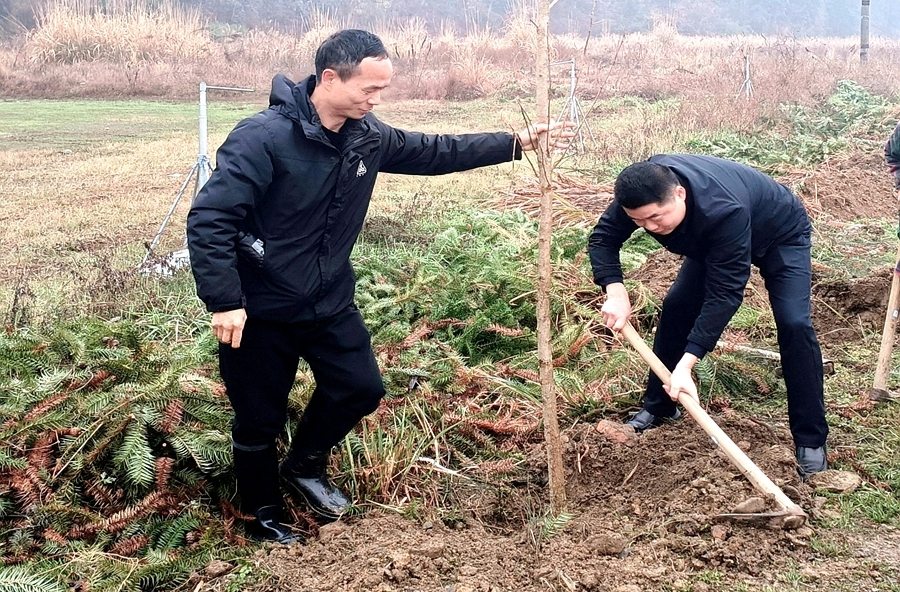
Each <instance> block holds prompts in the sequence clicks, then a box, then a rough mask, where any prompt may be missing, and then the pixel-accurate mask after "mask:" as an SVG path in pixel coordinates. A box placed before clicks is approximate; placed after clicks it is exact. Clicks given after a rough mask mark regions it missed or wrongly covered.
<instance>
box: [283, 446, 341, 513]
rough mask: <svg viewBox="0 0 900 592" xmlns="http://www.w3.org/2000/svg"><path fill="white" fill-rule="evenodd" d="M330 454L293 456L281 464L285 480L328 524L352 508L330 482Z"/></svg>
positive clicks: (316, 453) (294, 454) (296, 454)
mask: <svg viewBox="0 0 900 592" xmlns="http://www.w3.org/2000/svg"><path fill="white" fill-rule="evenodd" d="M327 466H328V453H327V452H314V453H308V454H302V453H292V454H291V455H290V457H289V458H288V459H287V460H286V461H284V462H283V463H282V464H281V469H280V473H281V477H282V479H284V480H285V482H286V483H287V484H288V485H289V486H290V489H291V490H292V491H295V492H297V493H299V494H300V495H301V496H302V497H303V499H304V500H306V504H307V505H308V506H309V509H310V510H312V511H313V512H315V513H316V514H318V515H319V516H321V517H323V518H326V519H328V520H337V519H338V518H340V517H341V515H342V514H344V512H346V511H347V509H348V508H349V507H350V500H349V499H347V496H346V495H345V494H344V492H342V491H341V490H340V489H338V488H337V487H335V486H334V485H333V484H332V483H331V481H330V480H329V479H328V474H327V470H326V469H327Z"/></svg>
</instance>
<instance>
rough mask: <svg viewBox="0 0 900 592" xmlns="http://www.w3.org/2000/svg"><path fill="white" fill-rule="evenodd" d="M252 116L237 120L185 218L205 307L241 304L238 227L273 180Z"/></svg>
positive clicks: (263, 138)
mask: <svg viewBox="0 0 900 592" xmlns="http://www.w3.org/2000/svg"><path fill="white" fill-rule="evenodd" d="M269 139H270V136H269V134H268V132H267V131H266V130H265V129H264V128H263V127H262V126H261V125H259V124H258V123H256V122H253V121H252V120H244V121H243V122H241V123H239V124H238V125H237V126H236V127H235V128H234V130H233V131H232V132H231V133H230V134H229V135H228V138H227V139H226V140H225V142H224V143H223V144H222V146H221V147H220V148H219V150H218V151H217V152H216V170H215V171H214V172H213V174H212V175H211V176H210V179H209V181H207V182H206V184H205V185H204V186H203V188H202V189H201V190H200V192H199V193H198V194H197V197H196V198H195V199H194V203H193V205H192V206H191V210H190V212H189V213H188V219H187V239H188V250H189V252H190V256H191V270H192V271H193V274H194V279H195V280H196V282H197V295H198V296H199V297H200V299H201V300H202V301H203V302H204V304H206V308H207V310H209V311H210V312H222V311H226V310H235V309H238V308H243V307H244V306H245V304H246V303H245V301H244V296H243V292H242V290H241V280H240V277H239V276H238V271H237V252H236V250H235V244H236V237H237V233H238V228H239V225H240V223H241V221H242V220H244V219H245V218H246V216H247V213H248V211H249V210H250V207H251V206H252V204H253V203H254V202H255V201H256V200H257V199H259V197H260V196H261V195H263V194H264V193H265V191H266V188H267V187H268V185H269V183H271V181H272V175H273V167H272V160H271V150H272V144H271V142H270V141H269Z"/></svg>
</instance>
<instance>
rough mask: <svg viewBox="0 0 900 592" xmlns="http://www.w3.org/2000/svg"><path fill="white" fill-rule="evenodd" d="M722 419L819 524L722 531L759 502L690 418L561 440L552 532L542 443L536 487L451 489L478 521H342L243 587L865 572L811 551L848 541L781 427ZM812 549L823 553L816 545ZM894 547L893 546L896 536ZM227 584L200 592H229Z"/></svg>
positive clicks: (822, 576) (616, 590)
mask: <svg viewBox="0 0 900 592" xmlns="http://www.w3.org/2000/svg"><path fill="white" fill-rule="evenodd" d="M716 421H717V422H718V423H719V425H721V426H722V428H723V429H724V430H725V432H726V433H728V434H729V435H730V436H731V437H732V439H733V440H734V441H735V442H737V443H738V445H739V446H740V447H741V448H743V449H745V450H746V451H747V454H748V455H749V456H750V457H751V458H752V459H753V460H754V462H755V463H756V464H757V465H758V466H759V467H760V468H761V469H762V470H763V471H764V472H765V473H766V474H767V475H768V476H769V477H770V478H771V479H772V480H773V481H774V482H775V483H776V484H779V485H780V486H781V487H782V488H783V490H784V491H785V492H787V493H788V494H789V495H790V496H792V497H793V498H794V499H795V501H797V502H798V503H799V504H800V505H801V506H802V507H804V508H805V509H807V511H808V512H809V513H810V515H811V517H812V519H813V520H812V522H811V523H810V525H808V526H805V527H803V528H800V529H798V530H794V531H783V530H769V529H765V528H759V527H756V526H752V525H749V524H742V523H735V522H727V521H722V520H720V519H718V518H717V515H718V514H722V513H726V512H730V511H732V510H733V509H735V507H737V506H738V505H739V504H741V503H742V502H745V501H746V500H748V499H750V498H752V497H755V496H758V495H759V494H758V493H757V492H756V491H755V490H754V489H753V488H752V486H751V485H750V484H749V483H748V482H747V481H746V479H745V478H744V477H742V476H741V475H740V473H739V472H738V471H737V469H735V468H734V467H733V465H731V464H730V462H729V461H728V460H727V459H725V458H724V457H723V456H722V455H721V453H720V452H718V451H717V449H716V447H715V446H714V445H713V444H712V443H711V441H710V440H709V438H708V437H707V436H706V435H705V434H704V433H703V432H702V430H701V429H700V428H699V427H698V426H697V425H696V424H695V423H694V422H693V421H692V420H690V419H686V420H684V421H681V422H678V423H676V424H673V425H666V426H663V427H661V428H659V429H657V430H653V431H650V432H647V433H645V434H642V435H638V436H632V438H631V439H630V440H627V439H623V438H618V437H610V435H609V431H608V430H607V431H598V429H597V426H594V425H579V426H576V427H575V428H573V429H571V430H568V431H567V432H566V433H565V434H564V437H565V439H566V445H565V465H566V467H567V472H568V477H567V495H568V500H569V502H568V503H569V508H570V514H571V519H570V520H569V521H568V522H560V523H559V524H557V525H556V526H555V527H554V528H552V529H550V530H554V531H555V532H553V533H551V534H547V530H548V529H547V528H544V529H543V530H542V529H540V528H537V527H536V526H535V524H536V519H537V518H539V516H531V522H530V524H531V527H529V526H528V524H529V520H528V518H529V517H528V516H527V508H543V507H546V500H545V499H542V495H543V493H544V488H543V487H540V486H538V485H535V484H534V483H535V482H537V481H540V480H546V462H545V458H546V456H545V450H544V448H543V446H542V445H539V444H534V445H533V448H532V449H531V451H530V453H529V455H528V459H529V461H528V465H527V472H528V473H530V474H531V477H532V478H531V479H529V480H523V482H525V483H531V485H524V486H522V487H519V488H516V487H513V486H510V485H509V484H505V485H500V484H495V485H488V484H484V483H482V484H479V485H473V482H467V481H463V480H458V479H453V480H452V481H451V482H449V483H448V485H447V486H448V488H449V489H450V490H457V493H460V491H459V490H463V491H462V492H461V493H462V494H463V495H470V494H471V495H472V499H476V498H477V497H478V495H476V494H477V493H479V492H476V491H466V490H467V489H473V488H474V489H476V490H480V494H481V500H482V501H481V502H478V503H476V504H475V505H476V506H477V509H475V511H474V512H473V514H475V515H476V516H475V518H473V519H467V520H465V521H457V522H455V523H453V524H452V525H447V524H444V523H442V522H440V521H438V520H434V521H415V520H409V519H404V518H401V517H399V516H396V515H378V514H370V515H368V516H367V517H365V518H363V519H348V520H341V521H339V522H337V523H333V524H330V525H326V526H324V527H322V528H321V530H320V532H319V537H318V538H317V539H315V540H312V541H310V542H308V543H307V544H305V545H293V546H291V547H277V548H274V549H272V550H270V551H268V552H264V551H261V552H259V554H258V556H257V557H256V558H255V562H256V563H257V564H258V565H260V566H262V567H264V568H266V569H267V570H269V571H270V572H271V573H273V574H275V575H274V576H273V580H271V581H269V582H267V583H266V584H265V585H261V586H258V587H254V588H248V589H252V590H278V591H280V592H300V591H310V590H339V591H342V592H357V591H358V592H362V591H367V592H368V591H381V592H394V591H396V592H399V591H409V592H412V591H422V592H424V591H434V592H438V591H440V592H451V591H452V592H476V591H480V592H500V591H535V592H537V591H546V590H558V591H609V592H640V591H649V590H662V589H667V590H693V591H704V590H715V589H733V587H734V586H736V585H741V586H744V588H742V589H754V588H757V587H759V588H762V587H764V586H776V587H777V586H778V585H779V583H784V582H786V580H785V578H786V574H788V573H791V574H794V575H798V574H799V576H801V577H803V578H806V579H807V580H810V581H815V582H816V585H818V586H819V587H820V588H821V589H823V590H828V589H834V588H833V586H832V585H834V586H836V585H837V584H838V583H839V582H846V581H847V579H846V576H847V575H848V573H849V572H851V571H853V572H858V571H859V570H860V566H861V565H863V564H864V563H865V560H864V559H858V560H857V559H855V558H852V557H851V558H847V559H837V558H834V557H831V558H829V559H828V561H827V562H826V561H824V560H825V557H823V556H822V555H821V553H820V552H819V551H817V550H816V549H817V548H823V547H827V546H828V545H829V544H832V543H834V541H837V540H840V538H841V537H843V536H845V535H844V534H842V533H835V532H831V531H824V530H823V531H820V530H819V529H818V528H817V525H816V519H817V517H819V516H821V515H822V513H823V512H824V513H827V512H829V508H828V503H825V498H822V497H816V495H815V492H814V491H813V490H812V489H811V488H810V486H808V485H807V484H805V483H803V482H801V481H800V480H799V479H798V478H797V473H796V470H795V467H794V461H793V453H792V448H791V445H790V436H789V434H788V432H787V430H786V428H785V427H784V426H780V425H767V424H765V423H762V422H756V421H752V420H749V419H739V418H737V417H735V416H733V415H724V416H719V417H717V418H716ZM603 423H604V422H601V424H598V425H602V424H603ZM451 479H452V478H451ZM488 499H490V500H492V501H491V503H490V504H484V500H488ZM537 511H538V512H539V511H540V510H537ZM477 514H480V515H477ZM542 532H543V533H544V534H543V535H542V534H541V533H542ZM814 538H815V539H816V540H817V541H819V543H821V544H820V545H813V544H812V543H811V541H812V540H813V539H814ZM885 540H887V541H888V544H890V540H893V541H894V543H893V544H894V547H893V548H894V549H896V548H897V545H896V542H897V541H896V537H895V538H894V539H889V538H888V539H885ZM828 541H832V543H829V542H828ZM894 557H895V558H894V559H893V560H892V561H893V564H894V565H896V563H897V559H896V557H897V556H896V555H895V556H894ZM863 571H865V570H863ZM710 574H712V575H710ZM866 577H867V578H871V580H872V582H879V581H883V580H886V579H887V578H890V577H893V575H892V574H891V573H885V574H882V573H880V572H878V571H877V570H874V571H871V573H870V575H868V576H866ZM228 578H229V576H225V577H223V578H221V579H219V580H218V581H215V582H207V583H205V586H206V587H204V588H203V589H204V590H217V589H224V586H225V585H226V584H227V581H228ZM854 581H859V580H858V577H857V579H856V580H854ZM723 586H724V587H723ZM777 589H780V588H777Z"/></svg>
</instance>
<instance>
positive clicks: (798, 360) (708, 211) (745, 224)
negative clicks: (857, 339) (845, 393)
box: [589, 154, 828, 477]
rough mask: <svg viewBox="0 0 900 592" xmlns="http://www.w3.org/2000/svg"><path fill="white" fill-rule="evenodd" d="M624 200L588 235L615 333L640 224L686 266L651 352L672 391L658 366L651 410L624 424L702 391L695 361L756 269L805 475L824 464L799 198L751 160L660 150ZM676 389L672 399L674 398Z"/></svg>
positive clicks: (806, 234) (630, 182) (626, 310)
mask: <svg viewBox="0 0 900 592" xmlns="http://www.w3.org/2000/svg"><path fill="white" fill-rule="evenodd" d="M614 195H615V199H614V201H613V203H612V204H611V205H610V206H609V208H608V209H607V210H606V212H604V214H603V215H602V216H601V217H600V220H599V222H598V223H597V225H596V226H595V227H594V230H593V233H592V234H591V237H590V239H589V251H590V257H591V265H592V267H593V272H594V281H595V282H596V283H597V284H598V285H599V286H601V287H603V288H604V290H605V291H606V301H605V303H604V304H603V307H602V309H601V314H602V315H603V320H604V322H605V323H606V324H607V326H608V327H610V328H611V329H613V330H616V331H618V330H620V329H621V328H622V327H624V326H625V323H626V322H627V321H628V318H629V317H630V315H631V312H632V311H631V301H630V300H629V298H628V293H627V291H626V290H625V286H624V284H623V276H622V267H621V264H620V260H619V250H620V248H621V247H622V244H623V243H624V242H625V241H626V240H627V239H628V237H629V236H631V234H632V233H633V232H634V231H635V230H636V229H637V228H638V227H641V228H643V229H644V230H645V231H647V232H648V233H649V234H650V236H652V237H653V238H655V239H656V240H657V241H659V243H660V244H662V245H663V246H664V247H665V248H666V249H668V250H669V251H671V252H673V253H677V254H680V255H684V256H685V259H684V263H683V264H682V266H681V270H680V271H679V272H678V276H677V277H676V279H675V282H674V283H673V284H672V287H671V288H670V289H669V292H668V293H667V294H666V297H665V300H664V301H663V307H662V311H661V312H660V315H659V324H658V326H657V330H656V338H655V340H654V343H653V351H654V352H655V353H656V355H657V356H659V358H660V359H661V360H662V362H663V363H664V364H665V365H666V367H668V368H669V369H671V370H672V380H671V384H670V386H669V387H668V388H667V387H665V386H663V384H662V383H661V381H660V380H659V378H657V377H656V376H655V375H653V374H652V373H651V375H650V378H649V380H648V383H647V388H646V391H645V393H644V403H643V409H642V410H641V411H640V412H639V413H638V414H637V415H635V416H634V417H633V418H632V419H630V420H629V421H628V422H627V423H628V424H629V425H631V426H633V427H634V428H635V429H636V430H638V431H643V430H646V429H649V428H653V427H656V426H659V425H661V424H662V423H663V422H664V421H666V420H667V419H677V418H678V417H680V412H679V411H678V410H677V408H676V407H675V401H676V400H677V399H678V397H679V396H690V397H694V398H697V387H696V385H695V384H694V381H693V379H692V377H691V371H692V369H693V367H694V364H696V363H697V361H698V360H699V359H700V358H702V357H703V356H704V355H705V354H706V353H707V352H709V351H712V349H713V348H714V347H715V345H716V341H717V340H718V339H719V336H720V335H721V333H722V331H723V330H724V329H725V326H726V325H727V324H728V322H729V321H730V320H731V317H732V316H733V315H734V313H735V312H737V309H738V307H739V306H740V304H741V301H742V300H743V296H744V288H745V286H746V284H747V281H748V280H749V278H750V265H751V264H753V265H756V266H757V267H758V268H759V271H760V274H761V275H762V277H763V279H764V280H765V285H766V290H767V292H768V293H769V302H770V303H771V305H772V312H773V314H774V316H775V326H776V328H777V330H778V345H779V349H780V351H781V361H782V368H783V373H784V381H785V385H786V387H787V394H788V416H789V421H790V428H791V434H792V435H793V438H794V444H795V447H796V455H797V462H798V465H799V471H800V473H801V475H803V476H804V477H805V476H807V475H809V474H811V473H815V472H819V471H824V470H825V469H826V468H827V461H826V450H825V440H826V437H827V435H828V424H827V423H826V421H825V402H824V397H823V372H822V354H821V351H820V348H819V342H818V340H817V338H816V334H815V331H814V330H813V326H812V320H811V318H810V313H811V305H810V287H811V282H812V270H811V260H810V232H811V226H810V223H809V217H808V216H807V214H806V210H805V209H804V207H803V204H801V203H800V200H798V199H797V197H796V196H795V195H793V194H792V193H791V192H790V191H789V190H788V189H787V188H786V187H784V186H783V185H781V184H779V183H776V182H775V181H773V180H772V179H771V178H770V177H768V176H766V175H764V174H762V173H760V172H758V171H755V170H753V169H751V168H749V167H746V166H744V165H741V164H738V163H735V162H731V161H728V160H723V159H720V158H713V157H709V156H694V155H682V154H673V155H657V156H653V157H651V158H650V159H649V160H647V161H644V162H639V163H636V164H633V165H631V166H629V167H627V168H626V169H625V170H623V171H622V173H621V174H620V175H619V177H618V178H617V179H616V183H615V190H614ZM667 393H668V396H666V395H667Z"/></svg>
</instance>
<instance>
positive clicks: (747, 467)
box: [620, 323, 807, 528]
mask: <svg viewBox="0 0 900 592" xmlns="http://www.w3.org/2000/svg"><path fill="white" fill-rule="evenodd" d="M620 332H621V333H622V335H623V336H625V339H627V340H628V343H630V344H631V346H632V347H633V348H634V349H636V350H637V352H638V354H640V356H641V357H642V358H643V359H644V361H645V362H647V363H648V364H649V365H650V369H651V370H653V373H654V374H656V375H657V376H658V377H659V379H660V380H662V381H663V384H666V385H668V384H669V382H670V380H671V378H672V373H671V372H669V369H668V368H666V366H665V364H663V363H662V361H661V360H660V359H659V358H658V357H657V356H656V354H654V353H653V350H652V349H650V347H649V346H648V345H647V343H646V342H645V341H644V340H643V338H641V336H640V335H638V333H637V331H635V329H634V327H632V326H631V323H626V324H625V327H624V328H623V329H622V330H621V331H620ZM678 402H679V403H681V405H682V406H683V407H684V408H685V410H686V411H687V412H688V413H689V414H690V416H691V417H693V418H694V420H695V421H696V422H697V423H698V424H700V427H701V428H703V431H705V432H706V433H707V434H709V437H710V438H711V439H712V441H713V443H714V444H716V445H717V446H719V448H720V449H721V450H722V452H724V453H725V456H727V457H728V459H729V460H730V461H731V462H732V463H733V464H734V465H735V466H736V467H737V468H738V469H739V470H740V471H741V473H743V475H744V477H746V478H747V480H748V481H750V483H751V484H752V485H753V486H754V487H755V488H756V489H757V490H758V491H759V492H760V493H763V494H764V495H767V496H772V497H773V498H774V499H775V503H776V504H778V506H779V507H780V508H781V509H782V510H783V511H784V514H785V516H786V518H788V519H786V520H784V521H783V523H782V526H783V527H784V528H797V527H799V526H802V525H803V523H804V522H806V518H807V516H806V512H804V511H803V509H802V508H801V507H800V506H798V505H797V504H795V503H794V502H792V501H791V499H790V498H789V497H788V496H786V495H785V494H784V492H783V491H781V489H779V488H778V486H777V485H775V483H773V482H772V480H771V479H769V478H768V477H767V476H766V474H765V473H763V472H762V471H761V470H760V469H759V467H757V466H756V465H755V464H754V463H753V461H752V460H750V457H748V456H747V455H746V454H744V451H743V450H741V449H740V448H738V446H737V444H735V443H734V442H733V441H732V440H731V438H729V437H728V435H727V434H726V433H725V432H723V431H722V428H720V427H719V426H718V425H717V424H716V422H715V421H713V419H712V418H711V417H710V416H709V414H707V413H706V411H704V410H703V408H702V407H700V404H699V403H697V401H695V400H694V399H693V398H692V397H688V396H683V397H679V398H678Z"/></svg>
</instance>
